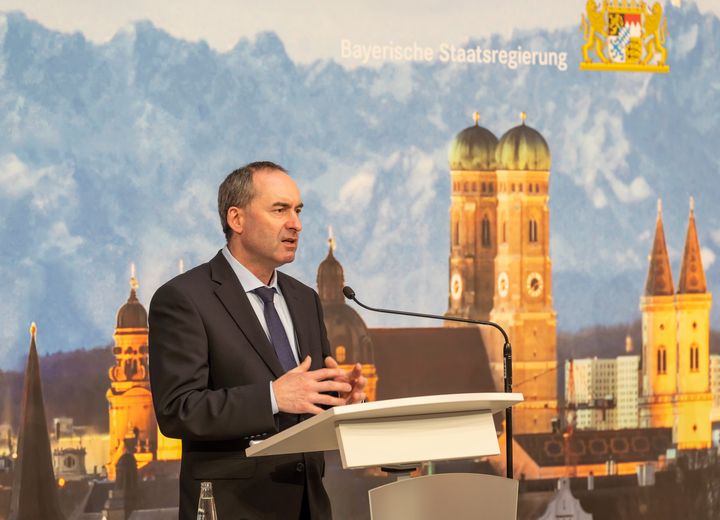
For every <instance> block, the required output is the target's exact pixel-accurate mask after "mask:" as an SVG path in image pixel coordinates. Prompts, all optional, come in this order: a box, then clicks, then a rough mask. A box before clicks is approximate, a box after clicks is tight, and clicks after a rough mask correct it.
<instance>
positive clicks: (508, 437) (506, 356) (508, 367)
mask: <svg viewBox="0 0 720 520" xmlns="http://www.w3.org/2000/svg"><path fill="white" fill-rule="evenodd" d="M343 294H344V295H345V298H347V299H348V300H352V301H354V302H355V303H357V304H358V305H359V306H360V307H362V308H364V309H367V310H369V311H374V312H382V313H385V314H399V315H401V316H414V317H416V318H430V319H433V320H445V321H457V322H461V323H472V324H474V325H487V326H490V327H493V328H495V329H497V330H499V331H500V333H501V334H502V335H503V339H504V340H505V345H503V380H504V387H505V388H504V391H505V393H508V394H509V393H512V346H511V345H510V338H508V335H507V332H505V329H503V328H502V327H501V326H500V325H499V324H497V323H495V322H493V321H483V320H471V319H468V318H458V317H455V316H438V315H436V314H425V313H422V312H409V311H396V310H391V309H379V308H375V307H370V306H369V305H365V304H364V303H362V302H360V301H359V300H358V299H357V298H356V297H355V291H353V290H352V288H351V287H349V286H347V285H346V286H345V287H343ZM505 457H506V465H507V468H506V469H507V471H506V474H507V478H513V446H512V406H508V407H507V408H505Z"/></svg>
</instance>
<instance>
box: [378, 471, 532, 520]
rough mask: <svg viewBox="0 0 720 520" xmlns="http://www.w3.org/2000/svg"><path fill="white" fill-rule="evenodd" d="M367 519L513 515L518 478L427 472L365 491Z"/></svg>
mask: <svg viewBox="0 0 720 520" xmlns="http://www.w3.org/2000/svg"><path fill="white" fill-rule="evenodd" d="M368 495H369V496H370V518H371V520H397V519H398V518H412V519H413V520H437V519H438V518H448V519H450V518H452V519H453V520H465V519H471V518H472V519H477V518H492V519H493V520H511V519H512V520H515V519H516V518H517V500H518V481H517V480H511V479H507V478H503V477H494V476H492V475H480V474H476V473H445V474H442V475H428V476H425V477H417V478H411V479H406V480H400V481H398V482H393V483H392V484H386V485H384V486H380V487H378V488H375V489H371V490H370V491H369V492H368Z"/></svg>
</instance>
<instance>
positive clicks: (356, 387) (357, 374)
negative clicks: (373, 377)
mask: <svg viewBox="0 0 720 520" xmlns="http://www.w3.org/2000/svg"><path fill="white" fill-rule="evenodd" d="M325 367H327V369H333V370H340V371H341V372H342V376H339V377H335V378H334V379H335V381H337V382H342V383H347V384H349V385H350V387H351V388H350V390H349V391H340V392H339V396H340V398H341V399H342V400H343V402H342V403H341V404H353V403H360V402H362V401H364V400H365V385H366V384H367V379H366V378H365V377H364V376H363V375H362V365H361V364H360V363H355V366H354V367H353V368H352V370H350V371H347V372H346V371H345V370H342V369H339V368H338V363H337V361H335V359H333V357H332V356H328V357H326V358H325Z"/></svg>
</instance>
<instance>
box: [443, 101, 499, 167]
mask: <svg viewBox="0 0 720 520" xmlns="http://www.w3.org/2000/svg"><path fill="white" fill-rule="evenodd" d="M473 118H474V119H475V124H474V125H473V126H469V127H467V128H466V129H465V130H463V131H462V132H460V133H459V134H458V135H456V136H455V139H453V142H452V143H451V144H450V149H449V151H448V160H449V162H450V169H451V170H494V169H495V148H496V146H497V143H498V140H497V137H495V134H493V133H492V132H491V131H490V130H488V129H487V128H483V127H482V126H479V125H478V121H479V119H480V115H479V114H478V113H477V112H475V114H473Z"/></svg>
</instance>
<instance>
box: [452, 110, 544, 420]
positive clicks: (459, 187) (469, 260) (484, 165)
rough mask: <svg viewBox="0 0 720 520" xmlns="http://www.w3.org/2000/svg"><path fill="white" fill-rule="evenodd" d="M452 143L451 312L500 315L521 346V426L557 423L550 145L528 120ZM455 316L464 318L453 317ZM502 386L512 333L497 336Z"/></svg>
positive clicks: (493, 346) (494, 351)
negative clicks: (499, 131) (506, 337)
mask: <svg viewBox="0 0 720 520" xmlns="http://www.w3.org/2000/svg"><path fill="white" fill-rule="evenodd" d="M474 119H475V125H474V126H470V127H468V128H466V129H465V130H463V131H461V132H460V133H459V134H457V136H456V137H455V139H454V140H453V142H452V144H451V145H450V150H449V162H450V175H451V182H452V187H451V193H452V201H451V206H450V233H451V237H450V262H449V263H450V270H449V275H450V281H449V285H450V290H449V302H448V310H447V313H446V315H447V316H459V317H464V318H470V319H478V320H491V321H495V322H498V323H499V324H500V325H502V327H503V328H504V329H505V330H506V331H507V332H508V335H509V337H510V341H511V343H512V346H513V379H514V381H515V382H522V387H521V388H517V390H516V391H518V392H522V393H523V394H524V397H525V401H524V402H523V403H522V404H520V405H518V406H515V407H514V410H515V414H514V429H515V431H516V432H517V433H541V432H550V431H551V430H552V422H553V419H554V418H555V417H556V416H557V411H558V410H557V383H556V381H555V379H556V367H557V347H556V341H557V333H556V325H557V320H556V313H555V310H554V309H553V306H552V285H551V276H552V272H551V261H550V212H549V209H548V184H549V179H550V150H549V148H548V145H547V143H546V141H545V139H544V138H543V137H542V135H541V134H540V133H539V132H538V131H537V130H535V129H533V128H531V127H529V126H527V125H526V124H525V114H524V113H523V114H522V123H521V124H520V125H518V126H516V127H514V128H512V129H510V130H508V131H507V132H506V133H505V134H504V135H503V136H502V137H501V138H500V140H498V139H497V138H496V137H495V136H494V135H493V134H492V132H490V131H489V130H487V129H486V128H483V127H481V126H480V125H479V124H478V121H479V115H478V114H477V113H475V115H474ZM446 324H447V325H448V326H455V325H456V324H454V323H452V322H446ZM488 343H489V345H488V347H489V348H488V352H487V354H488V357H489V358H490V361H491V365H492V369H493V376H494V378H495V384H496V387H497V388H502V387H503V386H502V373H503V366H502V338H501V337H500V335H499V334H495V333H493V336H492V340H491V341H489V342H488Z"/></svg>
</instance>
